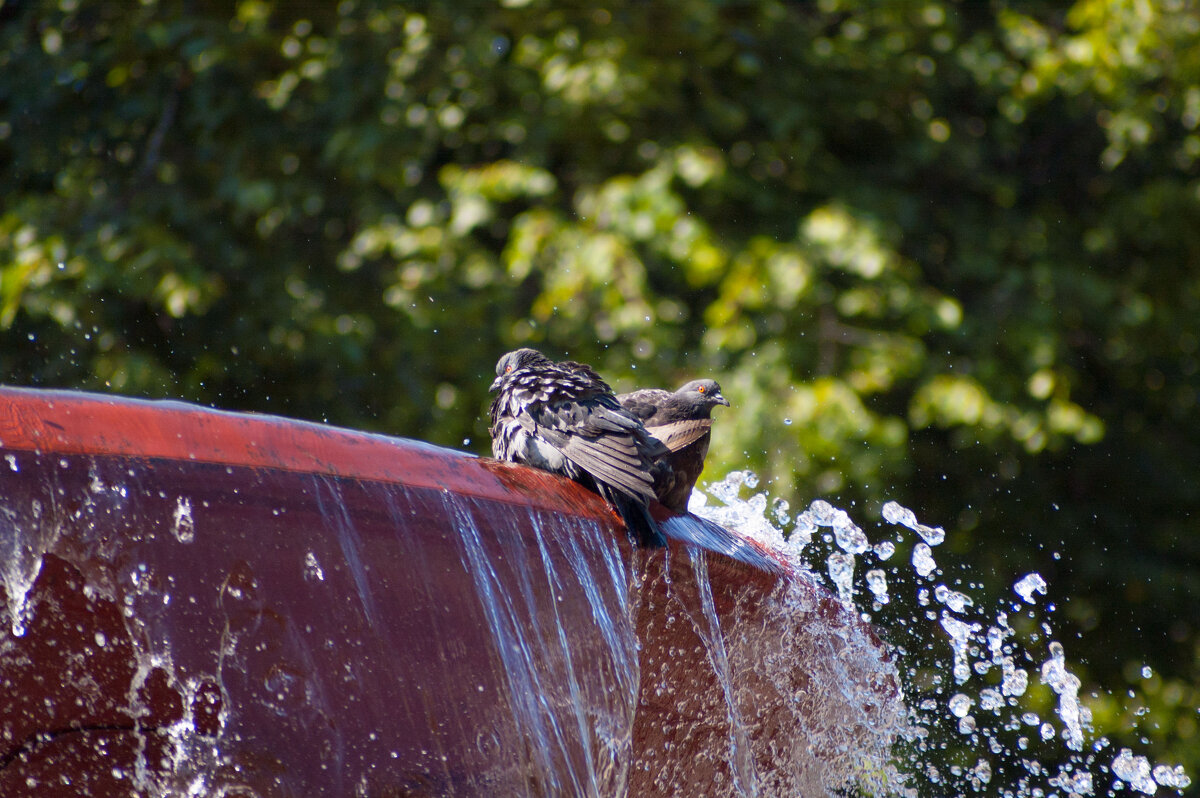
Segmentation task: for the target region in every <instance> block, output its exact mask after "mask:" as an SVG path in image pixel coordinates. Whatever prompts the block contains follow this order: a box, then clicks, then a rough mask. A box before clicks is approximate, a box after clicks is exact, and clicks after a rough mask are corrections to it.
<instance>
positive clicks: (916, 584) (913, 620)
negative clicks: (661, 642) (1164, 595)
mask: <svg viewBox="0 0 1200 798" xmlns="http://www.w3.org/2000/svg"><path fill="white" fill-rule="evenodd" d="M757 483H758V480H757V478H756V477H755V476H754V474H752V473H750V472H745V471H738V472H733V473H731V474H729V475H728V476H727V477H726V478H725V479H724V480H722V481H720V482H717V483H715V484H713V485H710V486H708V487H707V493H708V494H709V495H708V496H706V495H705V494H704V493H702V492H697V493H696V494H694V495H693V497H692V506H691V510H692V512H694V513H696V514H698V515H701V516H703V517H706V518H709V519H711V520H714V521H717V522H718V523H721V524H724V525H726V526H728V527H730V528H732V529H736V530H737V531H738V532H741V533H742V534H744V535H746V536H748V537H751V538H753V539H756V540H759V541H761V542H762V543H763V544H764V545H766V546H768V547H771V548H773V549H775V550H777V551H780V552H782V553H785V554H786V555H787V556H788V558H789V559H790V561H791V562H792V563H793V567H794V568H795V569H796V570H797V571H800V572H806V573H807V574H808V575H809V578H812V579H814V580H816V579H820V577H819V575H818V573H817V572H818V571H820V570H826V571H827V573H828V576H829V584H830V585H831V586H832V587H833V588H834V589H835V590H836V591H837V592H838V595H839V598H840V600H841V601H842V603H843V605H844V606H845V607H846V608H847V609H848V610H851V611H854V612H856V613H861V614H862V616H863V617H864V618H869V619H870V620H871V621H872V622H873V623H875V624H877V625H879V626H880V628H881V630H882V633H883V634H884V635H885V636H887V637H889V638H892V641H893V646H894V647H895V651H896V657H897V659H896V662H895V668H896V670H897V671H898V673H899V675H900V677H901V679H902V681H903V683H904V698H905V701H906V703H907V706H908V717H907V720H906V721H904V722H903V723H902V724H901V725H902V726H903V731H902V733H901V734H900V735H899V736H900V737H902V738H903V741H904V742H903V743H900V744H898V745H897V746H896V749H895V752H894V753H895V756H894V757H893V758H891V759H890V760H889V763H890V764H889V766H888V767H887V768H886V769H885V770H886V776H887V778H886V779H885V780H884V782H876V787H877V788H879V789H876V790H875V791H872V792H871V793H870V794H876V795H880V794H889V795H890V794H896V795H904V796H923V795H967V794H973V793H975V794H989V795H1001V796H1006V797H1010V798H1042V797H1043V796H1056V795H1057V796H1070V797H1074V796H1092V795H1097V796H1101V795H1116V794H1120V793H1122V792H1125V793H1128V792H1130V791H1133V792H1138V793H1143V794H1147V795H1152V794H1154V793H1155V792H1156V791H1157V790H1159V789H1164V790H1173V791H1176V792H1182V791H1184V790H1186V789H1188V788H1189V787H1190V786H1191V779H1190V778H1189V776H1188V775H1187V774H1186V773H1185V772H1184V771H1183V769H1182V768H1181V767H1178V766H1175V767H1171V766H1169V765H1166V764H1152V763H1151V762H1150V761H1149V760H1148V759H1147V758H1146V757H1144V756H1141V755H1138V754H1136V753H1134V752H1133V751H1131V750H1130V749H1128V748H1122V749H1120V750H1113V746H1112V744H1111V743H1110V741H1109V740H1107V739H1106V738H1104V737H1096V736H1094V735H1093V734H1092V733H1091V723H1090V713H1089V711H1088V709H1087V707H1086V706H1085V705H1084V704H1083V703H1081V701H1080V698H1079V688H1080V681H1079V679H1078V677H1076V676H1075V675H1074V674H1073V673H1071V670H1070V667H1069V665H1068V662H1067V658H1066V652H1065V649H1064V646H1063V645H1062V643H1061V642H1059V641H1057V640H1054V639H1053V630H1052V627H1051V625H1050V619H1051V615H1052V612H1053V605H1047V606H1045V607H1044V608H1043V607H1042V606H1041V605H1040V604H1039V598H1038V597H1039V595H1045V594H1046V592H1047V587H1048V586H1047V584H1046V581H1045V580H1044V579H1043V578H1042V577H1041V576H1040V575H1038V574H1036V573H1031V574H1028V575H1026V576H1024V577H1022V578H1021V579H1019V580H1018V581H1017V582H1016V583H1015V584H1014V585H1013V591H1014V594H1015V600H1013V601H1010V602H1007V603H1005V604H1004V605H1002V606H1001V607H999V608H996V609H994V610H989V609H987V608H985V607H983V606H981V605H980V604H978V603H977V602H976V601H975V600H974V599H973V598H972V597H971V595H970V594H969V593H967V592H960V591H958V590H954V589H952V588H951V587H950V586H949V584H947V583H948V582H952V581H955V580H950V579H948V578H946V576H945V574H944V572H943V570H942V569H940V567H939V565H938V563H937V561H936V559H935V558H934V555H933V548H934V547H936V546H937V545H938V544H940V543H941V542H942V541H943V539H944V538H945V533H944V531H943V530H942V529H941V528H939V527H931V526H927V525H925V524H922V523H920V522H919V521H918V520H917V517H916V515H915V514H914V513H913V512H912V511H911V510H909V509H907V508H905V507H902V506H901V505H899V504H897V503H896V502H888V503H887V504H885V505H884V507H883V509H882V515H883V519H884V520H885V521H886V522H888V523H889V524H890V525H892V526H893V528H904V529H907V530H909V531H910V532H912V533H915V535H916V541H915V543H914V545H913V546H912V556H911V571H910V570H909V569H906V568H905V567H903V566H902V565H891V566H890V567H889V561H890V560H891V558H892V556H893V555H894V554H895V551H896V546H895V544H894V543H893V542H892V541H890V540H880V541H879V542H877V543H876V544H875V545H874V546H871V545H870V541H869V539H868V538H867V536H866V535H865V534H864V533H863V531H862V529H861V528H860V527H859V526H858V525H857V524H855V523H854V522H853V520H852V519H851V518H850V516H849V514H847V513H846V512H844V511H842V510H840V509H837V508H834V507H832V506H831V505H829V504H828V503H827V502H824V501H821V500H818V501H814V502H813V503H812V504H811V506H810V507H809V508H807V509H806V510H804V511H803V512H801V513H799V514H798V515H796V516H795V517H794V518H793V517H792V516H791V515H790V512H789V508H788V506H787V504H786V502H782V501H776V502H775V503H774V504H773V505H772V506H771V508H770V509H769V510H768V503H769V497H768V495H767V494H766V493H765V492H759V493H754V492H753V491H754V489H755V488H756V487H757ZM743 489H749V493H748V495H743V493H744V490H743ZM709 496H711V497H712V498H715V499H717V500H718V501H719V504H710V503H709ZM822 529H827V530H828V532H826V533H824V538H825V540H824V541H823V542H824V543H825V545H826V555H825V557H824V559H825V563H824V566H825V567H824V569H822V568H821V567H820V565H819V564H818V563H816V562H812V561H811V559H810V558H815V557H819V556H820V555H819V554H813V553H812V552H813V550H815V549H817V548H818V547H816V546H812V547H811V548H810V544H812V543H813V538H814V535H817V534H820V533H821V530H822ZM859 558H862V560H863V561H864V564H865V565H869V566H874V567H870V568H869V570H868V571H867V572H866V574H865V575H864V578H863V581H864V582H865V584H866V587H867V590H866V591H865V592H864V591H856V589H855V588H856V581H855V579H854V571H855V568H856V566H858V565H859V562H858V560H859ZM809 569H811V570H809ZM899 591H913V593H914V596H913V598H915V601H916V605H917V606H918V607H920V608H921V609H920V611H919V612H918V613H917V614H916V615H913V616H912V617H903V616H897V615H893V614H889V612H888V610H889V609H890V607H891V606H895V603H896V602H894V599H895V598H896V596H897V593H898V592H899ZM1018 616H1020V620H1021V622H1022V623H1021V624H1020V625H1021V626H1030V627H1033V628H1035V629H1037V630H1038V631H1036V632H1035V633H1033V634H1032V635H1030V636H1029V640H1030V641H1032V642H1034V643H1038V644H1040V645H1042V646H1044V651H1042V652H1041V653H1039V651H1038V650H1037V649H1036V648H1032V647H1029V646H1028V645H1027V644H1025V643H1023V642H1022V635H1020V634H1018V632H1017V629H1016V628H1014V627H1015V626H1016V625H1017V623H1016V621H1017V619H1018ZM897 641H902V642H897ZM943 646H946V647H948V652H945V653H939V652H942V651H943V650H944V649H943ZM931 652H932V655H933V659H932V660H930V654H931ZM947 654H948V656H947ZM1031 671H1032V674H1031ZM1031 679H1037V680H1039V681H1040V683H1041V684H1043V685H1045V686H1046V687H1048V688H1049V689H1050V690H1052V691H1053V693H1054V694H1055V695H1056V697H1057V700H1056V706H1055V709H1054V717H1045V716H1043V715H1039V714H1038V713H1036V712H1033V711H1030V710H1028V709H1025V708H1023V706H1022V703H1021V698H1022V697H1023V696H1024V695H1025V694H1026V691H1027V690H1028V688H1029V686H1030V682H1031ZM778 794H786V793H778ZM804 794H808V793H804Z"/></svg>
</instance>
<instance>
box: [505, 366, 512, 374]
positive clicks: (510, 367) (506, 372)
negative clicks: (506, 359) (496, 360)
mask: <svg viewBox="0 0 1200 798" xmlns="http://www.w3.org/2000/svg"><path fill="white" fill-rule="evenodd" d="M511 371H512V366H505V367H504V373H505V374H508V373H510V372H511Z"/></svg>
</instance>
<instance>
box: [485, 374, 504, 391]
mask: <svg viewBox="0 0 1200 798" xmlns="http://www.w3.org/2000/svg"><path fill="white" fill-rule="evenodd" d="M503 381H504V378H503V377H497V378H496V379H494V380H492V384H491V386H490V387H489V388H488V393H495V392H496V391H498V390H500V383H501V382H503Z"/></svg>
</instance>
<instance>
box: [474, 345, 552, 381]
mask: <svg viewBox="0 0 1200 798" xmlns="http://www.w3.org/2000/svg"><path fill="white" fill-rule="evenodd" d="M552 362H553V361H551V360H550V358H548V357H546V356H545V355H543V354H542V353H541V352H539V351H537V350H536V349H514V350H513V351H512V352H508V353H506V354H505V355H504V356H503V357H501V358H500V360H499V361H497V363H496V379H495V380H494V381H493V382H492V385H491V387H490V388H488V390H489V391H498V390H500V386H502V385H503V384H504V380H505V378H507V377H508V376H509V375H510V374H512V373H513V372H514V371H520V370H521V369H524V368H530V367H531V366H544V365H550V364H551V363H552Z"/></svg>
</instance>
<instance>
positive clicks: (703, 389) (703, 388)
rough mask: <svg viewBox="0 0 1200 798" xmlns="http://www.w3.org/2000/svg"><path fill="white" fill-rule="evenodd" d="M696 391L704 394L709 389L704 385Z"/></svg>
mask: <svg viewBox="0 0 1200 798" xmlns="http://www.w3.org/2000/svg"><path fill="white" fill-rule="evenodd" d="M696 390H698V391H699V392H700V393H704V392H705V391H706V390H708V389H707V388H705V387H704V386H703V385H701V386H700V387H699V388H697V389H696Z"/></svg>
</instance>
